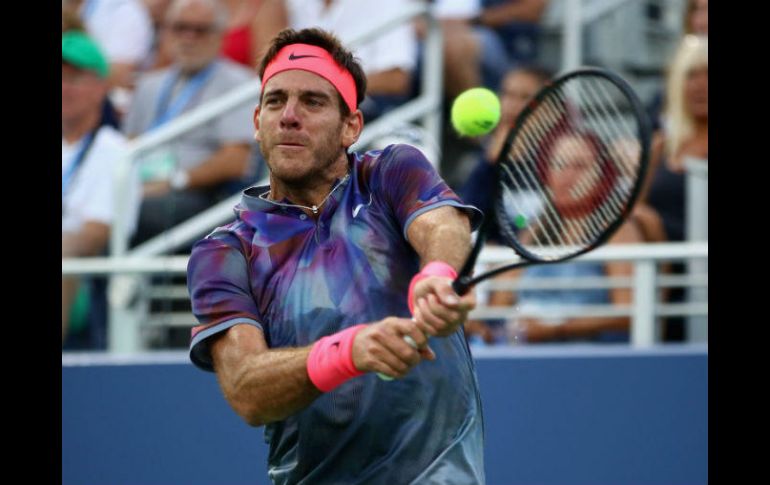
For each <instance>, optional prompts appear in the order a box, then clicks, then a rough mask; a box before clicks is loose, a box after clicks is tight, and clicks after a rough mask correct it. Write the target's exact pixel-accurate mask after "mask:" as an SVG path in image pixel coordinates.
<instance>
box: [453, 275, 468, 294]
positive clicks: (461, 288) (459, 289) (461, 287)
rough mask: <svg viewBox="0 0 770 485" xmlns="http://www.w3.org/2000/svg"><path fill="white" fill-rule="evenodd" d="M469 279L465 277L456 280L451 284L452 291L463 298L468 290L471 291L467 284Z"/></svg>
mask: <svg viewBox="0 0 770 485" xmlns="http://www.w3.org/2000/svg"><path fill="white" fill-rule="evenodd" d="M469 281H470V278H469V277H467V276H460V277H459V278H457V279H456V280H454V281H453V282H452V289H453V290H454V291H455V293H457V294H458V295H460V296H463V295H464V294H466V293H468V290H470V289H471V286H472V285H471V284H470V283H469Z"/></svg>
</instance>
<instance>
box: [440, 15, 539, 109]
mask: <svg viewBox="0 0 770 485" xmlns="http://www.w3.org/2000/svg"><path fill="white" fill-rule="evenodd" d="M433 3H434V4H435V12H436V15H437V16H438V17H439V18H440V19H441V23H442V27H443V29H444V72H445V74H444V81H445V92H446V96H447V97H449V98H454V97H455V96H457V95H458V94H460V93H461V92H463V91H465V90H466V89H469V88H472V87H476V86H486V87H488V88H490V89H493V90H497V89H498V88H499V85H500V82H501V80H502V78H503V76H504V75H505V73H506V72H507V71H508V70H510V69H511V68H515V67H517V66H519V65H522V64H530V63H532V62H534V61H535V59H536V57H537V48H538V43H539V36H540V21H541V19H542V16H543V14H544V12H545V8H546V6H547V3H548V2H547V0H435V1H434V2H433Z"/></svg>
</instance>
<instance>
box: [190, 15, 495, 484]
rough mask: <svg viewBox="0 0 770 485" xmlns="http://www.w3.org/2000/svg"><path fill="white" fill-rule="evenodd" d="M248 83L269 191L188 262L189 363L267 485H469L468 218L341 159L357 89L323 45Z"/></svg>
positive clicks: (445, 201)
mask: <svg viewBox="0 0 770 485" xmlns="http://www.w3.org/2000/svg"><path fill="white" fill-rule="evenodd" d="M259 73H260V77H261V80H262V94H261V99H260V103H259V106H258V107H257V108H256V111H255V114H254V125H255V127H256V139H257V140H258V141H259V142H260V148H261V150H262V153H263V154H264V156H265V159H266V160H267V164H268V167H269V169H270V185H269V186H262V187H258V186H255V187H251V188H249V189H247V190H245V191H244V193H243V198H242V200H241V202H240V203H239V204H238V205H237V206H236V207H235V213H236V220H235V222H233V223H231V224H229V225H227V226H224V227H220V228H217V229H216V230H214V231H213V232H212V233H211V234H209V235H208V236H207V237H206V238H205V239H203V240H202V241H199V242H198V243H197V244H196V245H195V246H194V248H193V251H192V255H191V258H190V263H189V267H188V284H189V291H190V296H191V299H192V305H193V311H194V313H195V315H196V317H197V318H198V320H199V321H200V323H201V325H200V326H198V327H195V328H194V329H193V336H192V341H191V344H190V357H191V359H192V361H193V363H194V364H195V365H197V366H198V367H200V368H202V369H204V370H209V371H211V370H213V371H215V372H216V374H217V377H218V379H219V383H220V385H221V388H222V391H223V393H224V396H225V398H226V399H227V400H228V402H229V403H230V405H231V406H232V407H233V409H234V410H235V411H236V412H237V413H238V414H239V415H240V416H241V417H242V418H243V419H244V420H245V421H247V422H248V423H249V424H251V425H253V426H260V425H265V437H266V440H267V441H268V442H269V444H270V454H269V464H268V469H269V475H270V477H271V479H272V480H273V482H274V483H276V484H300V483H301V484H314V485H315V484H369V485H371V484H388V485H392V484H398V485H401V484H426V483H435V484H443V485H447V484H449V485H451V484H463V485H467V484H482V483H484V470H483V457H482V417H481V404H480V401H479V392H478V386H477V382H476V376H475V369H474V365H473V361H472V360H471V356H470V353H469V350H468V347H467V345H466V343H465V339H464V336H463V333H462V332H463V330H462V324H463V322H464V320H465V318H466V315H467V313H468V311H469V310H471V309H472V308H473V307H474V306H475V299H474V297H473V295H472V294H468V295H465V296H463V297H462V298H460V297H459V296H458V295H456V294H455V293H454V291H453V290H452V289H451V286H450V283H451V282H452V280H453V277H454V276H455V275H456V270H457V269H459V267H460V266H461V265H462V263H463V262H464V260H465V258H466V256H467V254H468V253H469V251H470V240H471V238H470V233H471V226H472V224H473V225H475V224H477V223H478V222H479V221H478V218H479V216H480V213H479V212H478V210H477V209H475V208H473V207H470V206H466V205H463V203H462V202H461V201H460V200H459V198H458V197H457V196H456V195H455V194H454V193H453V192H452V191H451V190H450V189H449V188H448V186H447V185H446V184H445V183H444V181H443V180H442V179H441V178H440V177H439V176H438V174H437V173H436V171H435V170H434V169H433V168H432V165H431V164H430V163H429V162H428V160H426V159H425V157H424V156H423V155H422V154H421V152H420V151H419V150H417V149H415V148H412V147H410V146H407V145H392V146H389V147H387V148H385V149H384V150H382V151H371V152H367V153H350V154H348V153H347V149H348V147H350V146H351V145H352V144H353V143H354V142H355V141H356V140H357V139H358V136H359V134H360V133H361V130H362V128H363V118H362V115H361V111H360V110H359V109H358V106H359V104H360V102H361V101H362V99H363V98H364V95H365V92H366V78H365V76H364V74H363V71H362V69H361V66H360V65H359V64H358V62H357V61H355V60H354V58H353V56H352V54H351V53H350V52H349V51H347V50H346V49H345V48H343V47H342V46H341V45H340V43H339V41H338V40H337V39H336V38H334V37H333V36H331V35H329V34H327V33H325V32H323V31H321V30H317V29H306V30H301V31H294V30H284V31H283V32H281V33H280V34H279V35H278V36H277V37H276V38H275V39H274V40H273V42H272V44H271V46H270V47H269V50H268V51H267V53H266V55H265V57H264V59H263V61H262V64H261V66H260V71H259ZM412 315H414V320H412V318H411V317H412ZM405 337H408V338H407V339H405ZM409 339H411V342H410V343H408V342H407V341H406V340H409ZM411 344H414V347H413V346H412V345H411ZM378 373H379V374H382V375H384V376H387V377H389V378H395V379H391V380H386V379H383V378H381V377H380V376H378Z"/></svg>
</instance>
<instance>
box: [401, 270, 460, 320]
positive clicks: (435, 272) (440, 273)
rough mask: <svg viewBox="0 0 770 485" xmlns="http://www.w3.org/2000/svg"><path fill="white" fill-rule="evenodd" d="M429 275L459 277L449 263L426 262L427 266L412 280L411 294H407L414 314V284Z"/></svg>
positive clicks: (410, 284) (410, 308)
mask: <svg viewBox="0 0 770 485" xmlns="http://www.w3.org/2000/svg"><path fill="white" fill-rule="evenodd" d="M428 276H447V277H449V278H452V279H455V278H457V271H455V269H454V268H453V267H451V266H450V265H449V264H448V263H445V262H443V261H431V262H430V263H428V264H426V265H425V267H424V268H423V269H422V271H420V272H419V273H417V274H416V275H414V277H413V278H412V282H411V283H409V295H408V296H407V302H408V303H409V312H410V313H411V314H412V315H414V303H412V300H413V298H412V297H413V295H414V286H415V285H416V284H417V282H418V281H420V280H422V279H424V278H427V277H428Z"/></svg>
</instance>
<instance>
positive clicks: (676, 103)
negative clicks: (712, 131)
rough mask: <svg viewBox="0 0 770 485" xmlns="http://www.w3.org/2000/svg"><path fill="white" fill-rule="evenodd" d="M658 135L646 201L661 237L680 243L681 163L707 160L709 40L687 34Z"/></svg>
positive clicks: (671, 78)
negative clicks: (658, 218) (660, 226)
mask: <svg viewBox="0 0 770 485" xmlns="http://www.w3.org/2000/svg"><path fill="white" fill-rule="evenodd" d="M662 125H663V126H662V130H661V132H660V133H658V135H657V136H656V140H655V143H654V145H655V146H654V148H653V159H652V163H653V172H652V178H651V180H650V182H649V186H648V187H647V190H646V193H645V196H644V201H645V202H646V203H647V204H648V205H649V206H651V207H652V208H653V209H655V210H656V211H657V212H658V214H659V215H660V216H661V217H662V219H663V225H664V229H665V238H666V239H667V240H669V241H683V240H684V227H685V221H684V197H685V193H684V187H685V176H686V174H685V170H686V169H685V159H686V158H687V157H693V158H699V159H708V38H707V37H703V36H695V35H687V36H685V37H683V38H682V41H681V43H680V45H679V47H678V49H677V51H676V53H675V55H674V57H673V59H672V62H671V64H670V65H669V69H668V75H667V78H666V102H665V107H664V110H663V119H662Z"/></svg>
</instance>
